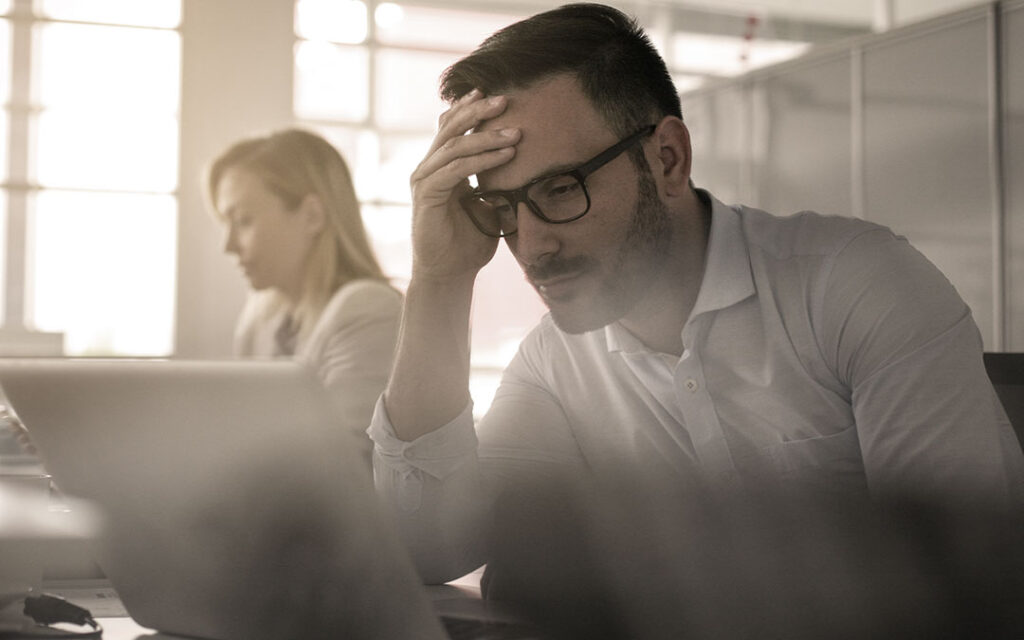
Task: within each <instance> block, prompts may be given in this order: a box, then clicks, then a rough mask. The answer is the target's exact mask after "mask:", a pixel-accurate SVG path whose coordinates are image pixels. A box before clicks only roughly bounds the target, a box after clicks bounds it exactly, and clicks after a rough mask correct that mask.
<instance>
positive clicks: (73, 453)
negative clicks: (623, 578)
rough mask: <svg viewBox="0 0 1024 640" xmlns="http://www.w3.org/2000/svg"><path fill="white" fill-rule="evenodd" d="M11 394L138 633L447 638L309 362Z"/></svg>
mask: <svg viewBox="0 0 1024 640" xmlns="http://www.w3.org/2000/svg"><path fill="white" fill-rule="evenodd" d="M0 386H2V389H3V392H4V394H5V395H6V396H7V399H8V402H9V403H10V405H11V407H12V408H13V410H14V412H15V413H16V414H17V416H18V418H19V419H20V420H21V422H22V423H23V424H24V425H25V428H26V429H27V431H28V433H29V436H30V437H31V439H32V442H33V444H34V445H35V446H36V447H37V449H38V451H39V455H40V457H41V459H42V462H43V464H44V466H45V468H46V470H47V471H48V472H49V473H50V474H52V476H53V479H54V481H55V483H56V485H57V487H58V488H59V489H60V490H61V491H63V492H65V493H67V494H69V495H72V496H78V497H80V498H84V499H87V500H90V501H92V502H93V503H94V504H95V505H96V506H97V507H98V510H99V511H100V513H101V514H102V515H103V521H104V526H103V528H102V533H101V534H100V535H99V536H98V539H97V541H96V558H97V562H98V563H99V565H100V567H101V568H102V569H103V571H104V573H105V574H106V576H107V577H108V578H109V580H110V581H111V584H112V585H113V587H114V588H115V589H116V591H117V593H118V595H119V596H120V597H121V600H122V602H123V604H124V606H125V609H126V610H127V611H128V613H129V614H130V615H131V616H132V617H133V618H134V619H135V620H136V621H137V622H138V623H139V624H141V625H143V626H146V627H149V628H152V629H155V630H158V631H160V632H163V633H168V634H176V635H183V636H190V637H197V638H210V639H215V640H224V639H227V638H255V639H259V638H263V637H266V638H281V637H303V638H315V637H320V636H323V637H353V638H360V637H381V638H398V637H402V638H445V637H448V636H447V635H446V632H445V627H446V626H447V627H448V628H452V626H451V624H450V622H451V621H450V620H448V619H447V618H446V620H445V624H442V623H441V620H440V618H439V616H438V615H437V612H436V611H435V610H434V608H433V606H432V603H431V598H430V597H429V595H428V594H427V591H426V590H425V589H424V587H423V586H422V585H421V584H420V581H419V578H418V575H417V574H416V572H415V569H414V568H413V565H412V562H411V560H410V558H409V557H408V555H407V552H406V550H405V548H404V546H403V545H402V544H401V543H400V542H399V540H398V537H397V533H396V531H395V530H394V528H393V527H392V526H391V525H390V523H389V522H388V521H387V518H386V517H385V516H384V515H383V514H382V513H381V512H380V509H379V508H378V504H377V501H376V497H375V494H374V491H373V483H372V472H371V470H370V463H369V451H370V445H369V442H368V440H367V439H366V436H365V434H357V433H346V432H343V431H342V430H340V429H338V428H336V427H335V426H334V425H336V424H337V423H338V420H337V419H336V415H335V410H334V407H333V405H332V403H331V401H330V399H329V397H328V395H327V393H326V392H325V391H324V390H323V388H322V387H321V385H320V384H319V383H318V381H317V380H316V379H315V377H314V376H313V375H312V374H311V373H309V372H308V371H307V370H306V369H304V368H303V367H301V366H299V365H297V364H295V363H292V362H281V361H274V362H269V361H268V362H251V361H250V362H242V361H185V360H93V359H35V360H30V359H25V360H0ZM461 609H463V611H462V614H460V615H459V616H458V617H459V618H460V619H463V620H468V619H473V618H474V615H471V614H468V613H466V612H465V611H464V610H465V607H464V606H463V607H461ZM489 615H490V613H489V612H487V611H486V610H485V609H484V608H481V611H480V619H481V622H482V623H487V622H488V621H487V620H486V618H487V617H488V616H489ZM504 621H507V620H503V622H504ZM490 633H491V634H492V635H490V636H488V637H526V636H523V635H515V634H512V633H510V634H509V635H504V636H495V635H493V629H492V630H491V631H490ZM466 637H472V635H471V634H467V635H466Z"/></svg>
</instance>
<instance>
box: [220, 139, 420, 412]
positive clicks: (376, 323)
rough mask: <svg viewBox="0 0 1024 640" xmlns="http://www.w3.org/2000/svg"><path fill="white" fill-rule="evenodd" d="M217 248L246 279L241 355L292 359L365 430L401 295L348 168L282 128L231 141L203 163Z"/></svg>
mask: <svg viewBox="0 0 1024 640" xmlns="http://www.w3.org/2000/svg"><path fill="white" fill-rule="evenodd" d="M206 190H207V196H208V198H209V204H210V207H211V209H212V210H213V211H214V212H215V215H216V216H217V217H218V218H219V219H220V220H221V221H222V222H223V223H224V224H225V227H226V231H227V238H226V241H225V245H224V251H225V252H226V253H228V254H232V255H234V256H236V257H237V259H238V263H239V266H240V267H241V268H242V270H243V271H244V272H245V276H246V278H247V279H248V281H249V283H250V285H251V286H252V289H253V291H252V293H251V294H250V296H249V299H248V301H247V302H246V305H245V308H244V309H243V311H242V314H241V316H240V317H239V319H238V324H237V327H236V332H235V352H236V354H237V355H239V356H242V357H294V358H295V359H296V360H298V361H300V362H303V363H305V364H306V365H307V366H309V367H311V368H312V369H313V370H314V371H315V372H316V373H317V375H318V376H319V378H320V380H321V381H322V382H323V384H324V386H325V387H326V388H327V389H328V391H330V392H331V395H332V396H333V398H334V400H335V402H336V403H337V404H338V406H339V408H340V409H341V411H342V416H343V419H344V422H345V425H346V426H347V427H349V428H351V429H354V430H359V431H362V430H364V429H365V428H366V427H367V426H368V425H369V422H370V417H371V415H372V413H373V407H374V404H375V403H376V400H377V397H378V396H379V395H380V393H381V391H383V389H384V384H385V382H386V381H387V376H388V372H389V369H390V366H391V358H392V355H393V352H394V349H395V341H396V338H397V335H398V325H399V321H400V314H401V306H402V296H401V294H400V293H399V292H398V291H397V290H395V289H394V288H393V287H391V286H390V285H389V284H388V281H387V278H386V277H385V276H384V274H383V272H382V271H381V268H380V265H379V264H378V263H377V259H376V258H375V257H374V254H373V251H372V249H371V248H370V244H369V241H368V240H367V236H366V230H365V228H364V227H363V221H362V218H361V216H360V212H359V203H358V201H357V200H356V195H355V189H354V188H353V185H352V178H351V176H350V174H349V170H348V167H347V165H346V163H345V161H344V159H343V158H342V157H341V155H340V154H339V153H338V151H337V150H336V149H335V148H334V147H333V146H331V145H330V144H329V143H328V142H327V141H326V140H324V139H323V138H321V137H319V136H317V135H315V134H312V133H309V132H307V131H302V130H297V129H288V130H283V131H278V132H275V133H272V134H270V135H267V136H263V137H256V138H250V139H246V140H242V141H240V142H237V143H236V144H234V145H232V146H231V147H230V148H228V149H227V150H226V151H224V153H222V154H221V155H220V156H219V157H218V158H216V159H215V160H214V161H213V162H212V164H211V165H210V166H209V169H208V171H207V176H206Z"/></svg>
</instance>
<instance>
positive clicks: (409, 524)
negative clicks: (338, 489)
mask: <svg viewBox="0 0 1024 640" xmlns="http://www.w3.org/2000/svg"><path fill="white" fill-rule="evenodd" d="M545 350H546V346H545V345H544V343H543V342H542V341H541V340H540V339H539V337H538V336H537V335H536V334H533V335H532V336H531V337H528V338H527V340H526V341H524V343H523V345H521V346H520V351H519V353H518V354H517V356H516V357H515V358H513V360H512V362H511V363H510V364H509V367H508V369H506V371H505V373H504V375H503V376H502V381H501V385H500V386H499V388H498V391H497V392H496V394H495V396H494V401H493V402H492V403H491V406H490V408H489V410H488V411H487V414H486V415H485V416H483V417H482V418H481V419H480V421H479V424H474V419H473V406H472V404H467V405H466V407H465V408H464V409H463V410H462V412H461V413H460V414H459V415H458V416H456V417H455V418H454V419H453V420H452V421H451V422H449V423H447V424H445V425H442V426H441V427H440V428H438V429H436V430H434V431H431V432H429V433H427V434H425V435H423V436H421V437H420V438H417V439H416V440H413V441H411V442H406V441H403V440H400V439H399V438H398V437H397V436H396V435H395V431H394V428H393V427H392V425H391V421H390V419H389V418H388V415H387V407H386V406H385V404H384V401H383V397H382V398H381V399H380V400H378V402H377V406H376V410H375V411H374V415H373V421H372V422H371V425H370V428H369V429H368V430H367V433H368V434H369V435H370V438H371V439H372V440H373V442H374V444H375V446H374V454H373V467H374V479H375V483H376V486H377V492H378V494H379V495H380V496H381V498H382V499H383V500H384V501H385V502H386V503H387V504H388V505H390V507H391V510H392V511H393V512H394V514H395V518H396V520H397V526H398V528H399V529H400V530H401V532H402V536H403V537H404V539H405V541H406V544H407V545H408V547H409V549H410V551H411V552H412V555H413V558H414V560H415V562H416V565H417V568H418V569H419V571H420V574H421V577H422V578H423V580H424V581H425V582H427V583H438V582H445V581H448V580H452V579H454V578H458V577H459V576H462V575H465V574H466V573H468V572H470V571H472V570H474V569H476V568H477V567H479V566H480V565H481V564H483V563H485V562H486V560H487V557H486V551H487V546H486V545H487V533H488V529H489V527H490V523H491V518H492V511H491V510H492V508H493V505H494V503H495V499H496V497H497V495H498V494H499V493H500V492H501V491H504V490H507V489H509V488H514V487H515V486H516V484H517V483H520V482H530V483H535V482H543V481H545V480H546V479H548V478H552V477H554V476H556V475H561V474H569V475H575V474H577V473H579V471H580V470H581V469H583V468H585V467H586V463H585V462H584V459H583V455H582V453H581V451H580V447H579V444H578V442H577V441H576V439H575V437H574V435H573V432H572V429H571V428H570V426H569V421H568V419H567V418H566V415H565V413H564V411H563V410H562V407H561V405H560V404H559V403H558V401H557V399H556V395H555V394H554V393H553V392H552V390H551V385H552V384H553V382H552V381H551V376H550V375H549V374H547V373H546V372H545V371H544V370H543V367H542V365H540V364H539V363H541V362H542V361H543V358H542V357H541V355H542V354H543V353H544V352H545Z"/></svg>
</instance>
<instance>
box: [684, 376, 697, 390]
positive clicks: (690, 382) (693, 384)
mask: <svg viewBox="0 0 1024 640" xmlns="http://www.w3.org/2000/svg"><path fill="white" fill-rule="evenodd" d="M686 390H687V391H690V392H693V391H696V390H697V381H696V380H694V379H693V378H687V380H686Z"/></svg>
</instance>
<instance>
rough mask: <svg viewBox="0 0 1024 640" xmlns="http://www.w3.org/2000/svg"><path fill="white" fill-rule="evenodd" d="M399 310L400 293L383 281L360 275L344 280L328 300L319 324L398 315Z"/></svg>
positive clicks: (400, 307) (400, 306)
mask: <svg viewBox="0 0 1024 640" xmlns="http://www.w3.org/2000/svg"><path fill="white" fill-rule="evenodd" d="M401 313H402V293H401V292H400V291H398V289H395V288H394V287H392V286H391V285H389V284H388V283H386V282H382V281H379V280H370V279H360V280H352V281H350V282H346V283H345V284H344V285H342V286H341V288H339V289H338V290H337V291H335V292H334V295H332V296H331V299H330V300H329V301H328V302H327V306H326V307H324V310H323V312H322V313H321V315H320V320H319V322H317V325H318V326H321V325H327V326H331V325H334V326H336V325H338V324H344V323H346V322H350V321H352V320H354V319H357V318H381V319H385V318H397V317H399V316H400V315H401Z"/></svg>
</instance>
